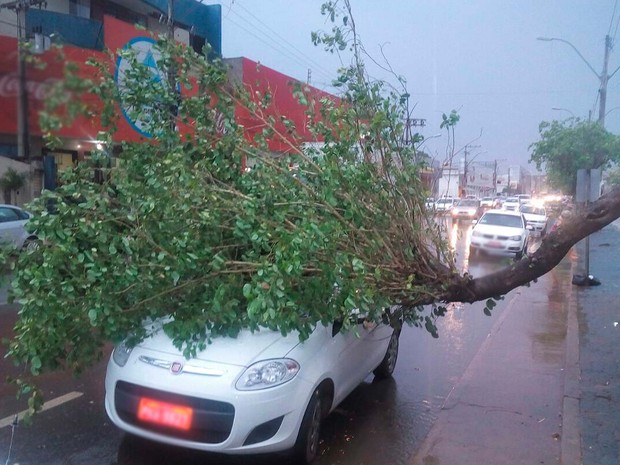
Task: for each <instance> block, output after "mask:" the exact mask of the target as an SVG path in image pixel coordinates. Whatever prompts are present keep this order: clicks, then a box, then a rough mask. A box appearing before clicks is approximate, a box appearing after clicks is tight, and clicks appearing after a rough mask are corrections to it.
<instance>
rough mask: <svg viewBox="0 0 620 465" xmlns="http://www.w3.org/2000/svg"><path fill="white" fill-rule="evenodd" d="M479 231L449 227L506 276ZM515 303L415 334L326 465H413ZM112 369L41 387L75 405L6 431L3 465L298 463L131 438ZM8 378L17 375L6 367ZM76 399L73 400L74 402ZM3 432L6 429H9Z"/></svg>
mask: <svg viewBox="0 0 620 465" xmlns="http://www.w3.org/2000/svg"><path fill="white" fill-rule="evenodd" d="M469 231H470V228H469V225H467V224H464V225H454V227H452V226H450V227H449V232H450V238H451V239H450V240H451V243H452V244H453V246H454V248H455V250H456V251H457V263H458V265H459V266H460V267H461V268H462V269H464V270H465V269H467V270H469V272H470V273H471V274H473V275H474V276H480V275H483V274H486V273H488V272H491V271H493V270H494V269H497V268H498V267H499V266H500V263H499V262H498V260H496V259H488V260H480V261H478V260H477V261H476V262H475V263H472V264H470V263H469V260H468V254H467V241H468V234H469ZM510 299H511V295H510V294H509V295H508V296H506V298H505V299H504V300H503V301H500V302H499V304H498V306H497V307H496V308H495V309H494V317H490V318H489V317H486V316H485V315H484V314H483V312H482V309H483V307H484V305H483V304H481V303H477V304H474V305H461V304H455V305H451V306H450V311H449V313H448V315H447V316H446V317H445V318H443V319H442V320H441V321H439V330H440V338H439V339H437V340H435V339H433V338H432V337H431V336H430V335H428V334H427V333H426V332H425V331H423V330H421V329H417V328H409V327H408V328H405V329H404V330H403V333H402V335H401V344H400V354H399V360H398V363H397V366H396V372H395V374H394V377H393V379H390V380H385V381H381V382H376V383H375V382H373V379H372V377H369V378H368V379H367V380H366V381H365V382H364V383H363V384H362V385H360V386H359V387H358V388H357V389H356V390H355V391H354V392H353V393H352V394H351V395H350V396H349V397H348V398H347V399H346V400H345V401H344V402H343V403H342V404H341V405H340V406H339V408H338V409H337V410H336V411H335V412H333V413H332V414H331V415H330V417H329V418H328V419H327V420H326V421H325V423H324V425H323V432H322V444H321V446H322V456H321V459H320V460H319V461H318V462H317V463H318V464H319V465H327V464H330V465H338V464H342V465H352V464H369V465H378V464H407V463H408V460H409V458H410V457H411V455H413V453H414V452H415V450H416V447H417V446H418V445H419V443H420V442H421V440H422V439H423V438H424V436H425V435H426V434H427V433H428V431H429V430H430V428H431V426H432V424H433V422H434V420H435V419H436V418H437V415H438V412H439V410H440V408H441V405H442V403H443V401H444V400H445V398H446V397H447V396H448V394H449V393H450V391H451V389H452V388H453V387H454V385H455V384H456V382H457V380H458V379H459V378H460V376H461V375H462V374H463V372H464V371H465V369H466V368H467V365H468V364H469V362H470V361H471V360H472V358H473V357H474V355H475V354H476V352H477V351H478V349H479V348H480V345H481V344H482V343H483V341H484V340H485V338H486V337H487V335H488V334H489V332H490V328H491V327H492V325H493V324H494V322H495V321H496V320H497V316H498V314H500V313H501V312H502V310H503V309H504V308H505V307H506V306H507V304H508V303H509V301H510ZM16 310H17V309H16V307H10V306H3V307H0V335H1V336H2V337H6V336H8V335H9V334H10V328H11V327H12V322H13V321H14V319H15V315H16ZM105 363H106V362H105V361H102V362H101V363H100V364H99V365H98V366H96V367H94V368H93V369H91V370H89V371H88V372H86V373H84V374H83V375H82V376H81V377H80V378H79V379H77V380H75V379H73V378H72V377H71V376H70V375H66V374H53V375H48V376H45V377H44V378H43V379H42V380H41V386H42V387H43V388H44V390H45V395H46V399H48V400H50V399H56V398H59V397H60V398H61V399H62V398H63V397H61V396H66V395H68V394H69V397H75V398H74V399H73V400H69V401H67V402H66V403H63V404H61V405H59V406H57V407H54V408H51V409H49V410H47V411H45V412H43V413H42V414H40V415H39V416H38V417H37V418H36V419H35V421H34V423H33V424H32V425H30V426H26V425H19V426H17V427H16V428H13V427H11V426H10V425H8V426H4V427H1V426H0V463H3V462H4V461H5V460H6V459H7V456H8V453H9V448H10V449H11V450H10V454H11V455H10V460H9V461H8V462H7V463H11V464H20V465H30V464H33V465H34V464H37V465H39V464H53V465H56V464H58V465H61V464H62V465H65V464H86V463H88V464H91V465H112V464H118V465H121V464H123V465H129V464H132V465H146V464H149V465H163V464H172V463H174V464H181V465H189V464H198V463H210V464H223V465H224V464H231V465H232V464H255V465H262V464H288V463H289V461H288V459H287V458H285V457H280V456H268V457H256V456H251V457H236V458H235V457H233V458H231V457H222V456H214V455H212V454H204V453H199V452H195V451H189V450H182V449H177V448H173V447H169V446H162V445H157V444H153V443H149V442H146V441H142V440H140V439H137V438H133V437H129V436H126V435H124V434H123V433H121V432H120V431H119V430H118V429H117V428H116V427H115V426H113V425H111V424H110V422H109V420H108V419H107V416H106V414H105V410H104V408H103V397H104V392H103V378H104V375H105ZM0 372H1V373H2V375H3V378H4V375H6V374H11V373H14V369H13V368H12V367H11V366H10V365H9V364H8V363H7V361H6V360H2V361H1V362H0ZM64 398H67V397H64ZM24 407H25V406H24V404H23V402H21V401H20V402H18V401H16V400H15V399H14V396H13V394H12V390H11V388H10V387H8V386H6V385H5V384H2V385H0V422H2V419H7V418H9V419H10V417H11V415H13V414H14V413H15V412H16V411H19V410H22V409H23V408H24ZM0 425H2V423H0Z"/></svg>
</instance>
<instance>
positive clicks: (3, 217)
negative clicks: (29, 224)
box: [0, 207, 22, 223]
mask: <svg viewBox="0 0 620 465" xmlns="http://www.w3.org/2000/svg"><path fill="white" fill-rule="evenodd" d="M21 219H22V218H20V217H19V214H18V211H17V210H15V209H14V208H9V207H0V223H8V222H9V221H19V220H21Z"/></svg>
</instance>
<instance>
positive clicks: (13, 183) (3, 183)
mask: <svg viewBox="0 0 620 465" xmlns="http://www.w3.org/2000/svg"><path fill="white" fill-rule="evenodd" d="M26 177H27V174H26V173H18V172H17V171H16V170H15V169H13V168H11V167H9V168H8V169H7V170H6V171H5V172H4V174H3V175H2V176H0V189H2V192H3V194H4V202H5V203H13V192H17V191H19V190H20V189H21V188H22V187H24V185H25V184H26Z"/></svg>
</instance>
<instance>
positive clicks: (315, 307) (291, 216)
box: [9, 11, 458, 375]
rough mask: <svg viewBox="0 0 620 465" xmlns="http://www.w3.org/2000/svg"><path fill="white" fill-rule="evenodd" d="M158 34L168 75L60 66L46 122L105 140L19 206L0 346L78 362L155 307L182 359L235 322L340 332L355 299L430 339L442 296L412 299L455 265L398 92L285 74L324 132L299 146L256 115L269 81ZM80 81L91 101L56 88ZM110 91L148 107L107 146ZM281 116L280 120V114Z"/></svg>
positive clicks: (42, 362)
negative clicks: (54, 185) (6, 340)
mask: <svg viewBox="0 0 620 465" xmlns="http://www.w3.org/2000/svg"><path fill="white" fill-rule="evenodd" d="M330 14H331V11H330ZM337 18H338V16H334V17H333V19H334V20H337ZM342 21H343V26H342V28H345V29H346V27H347V24H349V20H342ZM338 29H339V30H340V28H338ZM323 38H324V39H325V40H327V41H328V42H329V41H332V42H333V43H334V44H336V43H338V42H339V40H340V39H339V38H333V39H327V38H326V37H325V36H324V37H323ZM158 47H159V49H160V51H161V61H160V63H159V64H160V66H163V67H164V69H174V70H175V72H176V75H175V76H174V80H175V81H176V82H177V86H173V85H166V84H165V83H164V84H162V82H155V81H154V80H152V79H150V78H149V76H150V75H149V71H148V70H147V69H145V67H144V66H143V65H140V64H139V63H138V62H137V61H136V60H135V59H134V60H133V64H132V67H131V68H130V70H129V71H127V73H126V76H125V77H126V80H125V84H124V86H123V88H122V89H119V88H117V87H116V86H115V85H114V81H113V79H112V76H111V73H110V70H109V69H108V68H107V66H106V65H105V64H97V63H92V64H91V65H92V66H96V67H97V69H98V73H97V74H96V76H97V77H96V78H95V79H85V78H84V77H81V76H79V75H78V73H75V70H70V73H69V75H68V76H67V79H66V80H65V81H64V82H63V83H62V85H61V87H60V88H59V89H58V92H56V93H55V94H54V95H53V97H52V98H50V100H49V109H48V111H47V113H45V114H44V121H43V123H44V124H45V125H46V127H47V129H48V131H49V134H50V135H52V136H53V134H54V131H55V130H57V129H58V128H59V127H61V125H62V124H66V122H67V121H66V120H67V118H68V119H69V122H70V117H72V116H74V115H77V114H80V113H86V114H87V115H88V114H91V115H92V114H94V113H95V112H96V113H97V114H98V115H100V116H101V118H102V121H103V124H104V125H106V126H107V128H108V131H107V133H106V134H102V135H101V136H100V137H101V138H102V139H103V138H105V139H104V140H107V148H104V149H103V150H102V151H101V152H100V153H97V154H95V155H94V156H93V157H92V159H90V160H88V161H84V162H82V163H80V164H78V166H77V167H75V169H73V170H69V171H66V172H65V173H64V174H63V178H62V182H61V185H60V187H59V188H58V189H57V190H56V191H54V192H44V194H43V195H42V196H41V198H39V199H37V200H36V201H35V202H34V204H33V205H31V207H30V209H31V210H32V211H33V212H34V213H35V218H34V219H33V220H32V227H33V228H34V229H36V231H37V234H38V236H39V237H40V238H41V240H42V245H41V247H39V248H38V249H37V250H35V251H30V252H28V253H25V254H22V255H20V257H19V258H18V260H17V261H16V262H15V263H14V264H13V266H14V276H15V279H14V282H13V291H12V295H13V298H14V299H15V300H16V301H18V302H19V303H20V304H21V310H20V319H19V321H18V323H17V326H16V328H15V330H16V334H17V336H16V337H15V339H14V340H13V341H11V343H10V347H9V354H10V355H11V356H12V357H13V358H14V359H15V360H16V361H17V362H18V363H21V364H24V365H25V366H28V367H29V368H30V371H31V372H32V374H34V375H37V374H39V373H41V372H43V371H46V370H50V369H60V368H71V369H73V370H75V371H80V370H81V369H83V368H84V367H85V366H87V365H89V364H91V363H92V362H93V361H95V360H97V359H98V358H99V357H100V356H101V355H102V347H104V344H105V343H106V342H107V341H113V342H119V341H120V340H122V339H124V338H125V337H126V336H127V335H128V334H132V335H133V339H132V340H133V341H134V342H135V341H137V340H139V339H141V338H144V337H146V336H147V334H145V332H144V329H143V326H142V324H143V322H144V321H145V320H152V319H159V318H163V319H165V322H166V323H165V326H164V330H165V331H166V332H167V334H169V335H170V337H171V338H172V339H173V340H174V342H175V344H176V345H177V346H178V347H179V348H182V349H183V350H184V351H185V354H186V355H187V356H190V355H192V354H194V353H195V352H196V350H199V349H202V348H205V347H206V345H207V344H208V343H209V341H210V340H211V338H213V337H217V336H235V335H236V334H237V333H238V332H239V331H240V329H242V328H251V329H253V330H260V328H270V329H275V330H279V331H281V332H282V333H289V332H292V331H297V332H298V333H299V335H300V338H301V339H303V338H305V337H306V336H307V335H308V334H309V332H310V331H311V330H312V329H313V328H314V327H315V326H316V325H317V324H322V323H328V322H331V321H334V320H335V319H339V320H342V321H343V324H344V328H345V329H346V328H347V327H351V326H353V324H354V322H356V321H357V312H358V311H362V312H364V313H367V314H368V315H369V317H370V318H380V317H381V309H383V308H387V307H390V306H391V307H390V308H391V309H392V312H393V313H390V315H391V317H393V320H392V323H394V324H399V323H398V322H400V321H401V319H402V318H404V319H405V321H407V322H409V323H411V324H414V325H417V326H420V327H425V328H426V329H427V330H428V331H429V332H431V333H432V334H433V335H436V331H437V329H436V327H435V325H434V321H435V319H436V318H437V317H439V316H442V315H444V314H445V308H443V307H436V308H435V309H434V310H431V311H430V312H431V313H430V314H428V315H425V314H424V312H423V309H422V307H421V306H420V303H421V302H429V301H433V300H436V295H437V292H438V290H441V289H444V287H445V284H444V283H448V282H450V278H452V277H453V276H455V275H458V273H457V272H456V270H455V268H454V264H453V263H454V261H453V257H452V256H451V255H450V252H449V251H448V249H447V248H446V246H445V244H444V242H443V240H442V236H441V231H440V229H439V226H437V225H436V224H435V223H434V222H433V221H432V219H429V218H428V217H427V215H426V212H425V207H424V200H425V197H426V192H425V188H424V186H423V185H422V183H421V181H420V175H419V173H420V169H421V168H422V165H419V164H418V163H417V162H416V161H415V160H416V157H415V149H414V148H413V147H411V146H406V145H404V144H403V137H402V135H403V129H404V121H403V116H404V111H405V108H404V104H405V102H406V96H404V95H403V94H399V93H397V92H395V91H394V90H393V89H388V88H386V86H385V85H384V84H383V83H380V82H370V81H369V80H367V79H366V78H365V76H364V73H363V65H362V64H361V62H360V61H359V60H356V61H355V64H354V65H353V66H351V67H350V68H347V69H344V70H343V71H342V73H341V74H340V75H339V76H338V78H337V80H336V85H338V86H339V87H340V88H341V89H342V97H341V99H340V101H338V102H335V101H333V100H330V99H322V100H321V101H320V102H315V101H313V100H312V94H311V93H309V92H308V91H307V89H304V87H303V86H297V87H296V88H295V89H292V91H293V92H295V94H296V95H297V97H298V99H299V101H300V102H302V103H303V104H306V105H307V111H308V113H309V114H311V115H312V118H310V120H311V121H313V125H312V127H311V131H312V133H313V134H314V135H315V137H316V139H317V140H320V141H323V142H324V144H323V147H322V149H320V150H318V149H315V148H306V149H302V148H301V147H299V146H298V145H296V144H295V143H294V140H295V139H291V138H287V137H286V136H285V135H283V134H282V133H281V130H282V129H281V128H282V126H279V125H278V124H277V121H276V120H275V119H274V118H273V117H270V116H268V115H269V113H268V112H265V111H264V110H265V108H266V106H268V105H269V104H270V99H269V95H268V94H264V95H256V94H255V93H252V94H248V93H246V92H245V91H244V89H241V88H233V87H232V86H231V84H230V83H229V82H228V79H227V75H226V70H225V68H224V67H223V66H222V64H221V63H219V62H207V61H206V60H205V59H204V58H203V57H202V56H198V55H196V54H195V53H194V52H193V51H191V50H187V49H185V48H184V47H182V46H180V45H177V44H171V43H168V42H166V41H161V42H159V43H158ZM126 58H127V59H129V60H131V59H132V57H131V55H130V54H129V53H128V54H127V55H126ZM134 58H135V57H134ZM170 63H175V66H174V67H173V68H171V67H168V68H166V65H167V64H168V65H169V64H170ZM166 82H169V80H166ZM83 93H87V94H89V95H91V96H95V97H97V99H98V100H99V101H100V102H102V105H103V107H100V106H95V107H89V106H85V104H83V103H81V102H84V101H86V102H88V104H90V103H91V102H92V100H93V99H76V98H72V99H67V95H73V96H75V95H79V94H83ZM121 102H122V103H123V104H124V105H125V106H126V107H128V108H130V110H129V111H130V113H131V114H132V115H134V116H142V117H144V116H148V117H146V118H143V119H144V120H145V121H146V124H147V127H146V132H148V133H150V134H154V135H156V137H155V138H154V139H153V140H152V141H148V140H147V141H143V142H140V143H130V142H124V143H122V144H120V146H117V147H114V152H115V157H114V159H113V160H112V159H111V158H110V151H111V150H112V143H111V141H112V134H113V133H114V130H115V115H116V112H115V105H118V104H120V103H121ZM239 105H241V106H243V107H245V108H247V109H248V110H250V112H251V113H252V114H253V116H254V117H255V118H256V119H257V120H258V121H260V122H261V124H262V125H263V127H264V128H265V129H264V130H263V131H262V132H261V133H259V134H258V135H257V136H256V138H255V140H253V141H247V140H246V138H245V136H244V133H243V128H241V127H239V126H238V125H237V123H236V121H235V114H234V110H235V107H236V106H239ZM451 118H456V116H454V117H451ZM284 128H286V130H287V131H293V127H292V124H291V123H290V122H289V121H287V120H286V119H284ZM360 135H362V137H360ZM272 137H279V138H280V140H289V141H290V152H289V154H288V155H287V156H286V157H281V156H274V154H270V153H268V152H267V151H266V147H267V141H268V140H269V138H272ZM52 140H53V138H52ZM244 159H250V160H252V161H254V164H253V167H252V169H251V170H244V169H243V166H244V162H243V160H244ZM291 166H294V167H295V169H290V167H291Z"/></svg>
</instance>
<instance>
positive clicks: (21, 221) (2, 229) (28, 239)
mask: <svg viewBox="0 0 620 465" xmlns="http://www.w3.org/2000/svg"><path fill="white" fill-rule="evenodd" d="M30 218H32V214H31V213H29V212H27V211H25V210H23V209H21V208H19V207H16V206H15V205H8V204H0V246H4V247H10V248H13V249H18V250H21V249H29V248H33V247H37V245H38V239H37V236H36V234H34V233H31V232H29V231H28V229H27V227H26V224H27V223H28V221H29V220H30Z"/></svg>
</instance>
